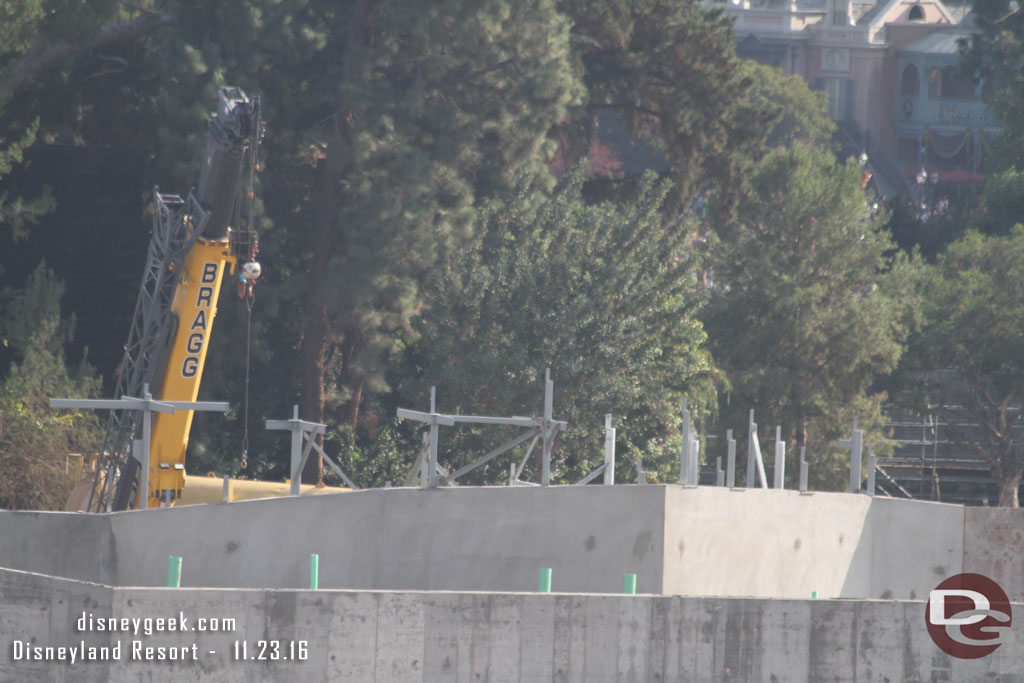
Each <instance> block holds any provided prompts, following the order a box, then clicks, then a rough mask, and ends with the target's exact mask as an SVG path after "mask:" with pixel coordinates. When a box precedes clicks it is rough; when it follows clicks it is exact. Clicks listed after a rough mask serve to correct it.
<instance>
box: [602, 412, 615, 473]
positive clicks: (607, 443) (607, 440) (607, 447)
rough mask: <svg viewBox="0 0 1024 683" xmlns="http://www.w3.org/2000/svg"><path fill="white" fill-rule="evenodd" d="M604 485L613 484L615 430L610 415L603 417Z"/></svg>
mask: <svg viewBox="0 0 1024 683" xmlns="http://www.w3.org/2000/svg"><path fill="white" fill-rule="evenodd" d="M604 483H605V484H606V485H608V486H612V485H613V484H615V428H614V427H612V416H611V413H609V414H607V415H605V416H604Z"/></svg>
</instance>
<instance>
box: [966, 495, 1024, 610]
mask: <svg viewBox="0 0 1024 683" xmlns="http://www.w3.org/2000/svg"><path fill="white" fill-rule="evenodd" d="M964 571H967V572H975V573H978V574H984V575H986V576H988V577H989V578H991V579H993V580H995V581H996V583H998V584H999V585H1000V586H1002V587H1003V590H1004V591H1006V595H1007V596H1008V597H1009V598H1010V600H1013V601H1020V602H1024V509H1020V508H1017V509H1012V508H967V513H966V519H965V523H964Z"/></svg>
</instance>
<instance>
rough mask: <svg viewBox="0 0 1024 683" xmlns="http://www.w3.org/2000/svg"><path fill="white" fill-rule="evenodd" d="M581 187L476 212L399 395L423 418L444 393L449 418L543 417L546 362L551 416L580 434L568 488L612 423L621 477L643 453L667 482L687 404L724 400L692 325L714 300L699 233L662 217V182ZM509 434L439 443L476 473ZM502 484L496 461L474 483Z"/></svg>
mask: <svg viewBox="0 0 1024 683" xmlns="http://www.w3.org/2000/svg"><path fill="white" fill-rule="evenodd" d="M582 184H583V175H582V173H576V174H575V175H573V176H572V177H571V178H570V179H569V180H568V181H567V182H566V183H565V184H564V186H562V187H561V188H560V189H559V190H558V191H557V192H556V194H555V195H554V196H552V197H551V198H549V199H546V200H543V201H541V202H539V203H538V202H536V201H534V200H533V198H532V197H531V196H530V195H529V194H528V193H521V194H520V196H518V197H515V198H513V199H510V200H508V201H506V202H505V203H504V204H501V205H498V206H495V207H492V208H490V209H489V210H487V211H485V212H484V213H483V214H482V215H481V217H480V218H479V220H478V223H477V230H476V235H475V237H474V239H473V240H472V242H471V243H470V244H468V245H467V246H465V247H464V248H462V249H460V250H458V251H457V252H455V253H449V254H448V255H447V256H446V258H445V260H444V261H443V266H442V268H441V270H440V271H439V272H438V273H437V275H436V276H435V278H434V280H433V283H432V285H431V286H430V288H429V305H428V307H427V308H426V309H425V310H424V312H423V313H422V315H421V316H419V317H418V318H417V319H416V320H415V321H414V322H415V329H416V330H417V332H419V333H420V335H421V337H420V339H419V341H418V342H417V343H416V344H415V346H414V347H413V348H412V349H410V352H409V354H408V358H407V363H408V365H409V371H408V372H407V373H406V374H407V376H408V377H409V380H407V381H406V382H404V383H403V384H402V385H401V386H400V391H399V394H400V396H401V398H402V400H403V402H404V403H403V405H405V406H407V407H411V408H417V409H422V408H425V407H426V404H425V401H426V397H429V395H430V393H429V387H430V386H431V385H436V386H437V391H438V402H439V409H441V410H443V411H444V412H456V413H462V414H475V415H522V414H528V415H539V414H541V412H542V410H543V396H544V383H543V378H544V370H545V368H548V367H550V368H551V372H552V377H553V379H554V381H555V396H554V402H555V403H554V405H555V417H556V419H562V420H567V421H568V423H569V431H568V432H567V433H565V434H563V435H562V436H560V437H558V440H557V441H556V450H555V454H554V462H553V466H552V471H553V476H554V477H555V478H556V479H557V480H559V481H563V482H568V481H574V480H576V479H578V478H580V477H581V476H582V475H584V474H586V473H587V472H588V471H590V470H591V469H593V468H594V467H595V466H596V465H597V464H599V463H600V462H601V461H602V459H603V455H602V453H603V451H602V443H603V429H602V427H603V423H604V415H605V414H606V413H611V414H613V415H614V418H615V425H616V426H617V428H618V430H619V431H618V444H619V453H620V463H621V466H620V467H621V470H622V472H621V474H620V478H621V479H625V480H629V479H630V477H631V476H632V471H633V470H632V468H631V467H630V466H629V465H630V464H631V463H632V462H633V461H636V460H639V459H640V458H643V459H644V463H645V466H646V467H647V469H648V470H650V471H651V472H652V473H656V474H657V475H659V476H662V477H667V476H668V471H669V470H670V469H671V467H672V463H673V462H674V460H675V457H674V454H675V453H677V452H678V448H673V447H671V446H672V444H673V443H675V445H676V446H677V445H678V434H677V430H678V423H679V412H678V411H679V405H680V402H681V399H682V398H683V397H684V396H689V397H690V399H691V402H692V403H693V404H695V405H696V407H697V409H698V412H701V413H702V412H704V411H706V410H708V409H710V408H711V404H712V402H713V396H714V388H713V380H714V370H713V368H712V366H711V363H710V359H709V358H708V356H707V354H706V353H705V351H704V350H703V344H704V340H705V338H704V332H703V330H702V329H701V325H700V323H699V322H698V321H697V320H696V318H695V315H694V314H695V312H696V311H697V310H698V308H699V307H700V305H701V303H702V301H703V291H702V289H701V288H700V287H699V286H698V284H697V283H696V281H695V279H694V269H695V264H694V260H693V249H692V247H691V245H690V240H691V238H692V235H693V234H694V230H695V224H694V222H693V221H692V220H691V219H683V218H679V219H676V220H671V221H666V220H664V219H663V217H662V207H663V203H664V201H665V198H666V195H667V193H668V191H669V190H668V187H667V186H666V185H665V184H660V183H657V182H655V181H654V180H653V179H651V178H648V179H646V180H644V182H643V183H642V184H641V186H640V188H639V190H638V192H637V193H636V195H635V196H634V197H633V198H632V200H631V201H629V202H627V203H625V204H622V205H616V204H611V203H606V204H600V205H592V206H586V205H584V203H583V202H582V201H581V196H580V195H581V191H582ZM501 431H502V430H501V428H491V430H490V432H488V433H487V434H486V435H484V433H483V430H471V429H466V428H465V427H460V428H458V429H457V430H456V429H450V430H445V431H444V432H443V436H444V448H445V450H446V451H447V452H451V453H455V454H457V455H456V456H455V462H452V461H451V460H446V461H444V463H443V464H445V466H448V465H449V464H451V465H456V466H457V465H462V464H465V462H468V461H469V460H471V459H472V457H475V455H480V454H482V453H483V452H485V451H486V450H489V448H490V447H493V446H494V445H496V444H495V443H494V440H495V439H498V438H499V437H500V433H501ZM488 438H489V439H490V440H491V441H489V442H488V441H486V439H488ZM674 439H675V441H673V440H674ZM453 444H454V445H453ZM449 449H450V450H449ZM538 450H539V449H538ZM474 453H475V455H474ZM520 457H521V456H520ZM495 472H497V473H498V474H497V475H496V474H495ZM506 473H507V461H500V462H499V463H496V464H493V465H492V470H491V471H489V472H488V471H484V472H482V473H479V472H478V473H476V477H477V480H478V481H480V480H485V481H490V482H491V483H494V481H495V478H496V477H497V480H499V481H500V480H503V478H504V477H503V476H502V475H504V474H506ZM527 473H528V474H527V475H524V477H525V476H533V477H534V478H536V477H537V470H536V469H535V468H531V469H530V470H527Z"/></svg>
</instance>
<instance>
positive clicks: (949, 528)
mask: <svg viewBox="0 0 1024 683" xmlns="http://www.w3.org/2000/svg"><path fill="white" fill-rule="evenodd" d="M963 537H964V509H963V508H962V507H960V506H955V505H943V504H938V503H927V502H916V501H894V500H886V499H880V498H874V499H872V498H868V497H867V496H862V495H849V494H837V493H815V494H811V495H801V494H800V493H798V492H795V491H774V490H742V489H734V490H728V489H724V488H711V487H701V488H682V487H678V486H629V485H626V486H585V487H567V486H566V487H550V488H519V487H516V488H510V487H493V488H471V487H459V488H450V489H438V490H420V489H378V490H369V491H356V492H352V493H341V494H331V495H320V496H315V497H303V498H281V499H271V500H257V501H243V502H236V503H224V504H215V505H197V506H187V507H181V508H173V509H166V510H147V511H138V512H124V513H115V514H109V515H86V514H73V513H15V512H0V566H6V567H9V568H13V569H22V570H27V571H37V572H43V573H47V574H51V575H57V576H64V577H67V578H72V579H79V580H85V581H95V582H98V583H104V584H110V585H115V586H161V585H163V584H164V582H165V577H166V568H167V558H168V556H170V555H176V556H181V557H182V558H183V569H182V585H183V586H196V587H240V588H303V587H306V586H308V580H309V556H310V554H311V553H317V554H318V555H319V556H320V586H321V587H323V588H343V589H361V590H459V591H465V590H469V591H474V590H486V591H502V592H507V591H530V590H534V589H535V588H536V586H537V575H538V571H539V570H540V569H541V568H551V569H552V570H553V584H552V587H553V590H555V591H564V592H580V593H616V592H619V591H620V590H621V586H622V575H623V574H626V573H631V574H636V575H637V584H638V590H639V591H641V592H649V593H659V594H682V595H713V596H750V597H771V598H805V597H810V595H811V593H812V592H813V591H816V592H817V594H818V597H821V598H830V597H848V598H912V597H915V596H924V595H926V594H927V592H928V591H929V590H931V589H932V588H934V587H935V585H936V584H937V583H938V582H939V581H941V580H942V579H943V578H944V577H945V576H948V575H952V574H956V573H959V572H960V571H961V570H962V566H963V564H962V563H963Z"/></svg>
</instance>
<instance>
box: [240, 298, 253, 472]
mask: <svg viewBox="0 0 1024 683" xmlns="http://www.w3.org/2000/svg"><path fill="white" fill-rule="evenodd" d="M252 300H253V298H252V296H249V297H246V299H245V307H246V308H247V309H248V315H247V321H246V326H245V400H244V404H243V405H244V407H243V409H242V469H243V470H244V469H245V468H247V467H248V466H249V458H248V455H249V367H250V365H251V363H250V362H249V343H250V340H251V339H252Z"/></svg>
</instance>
